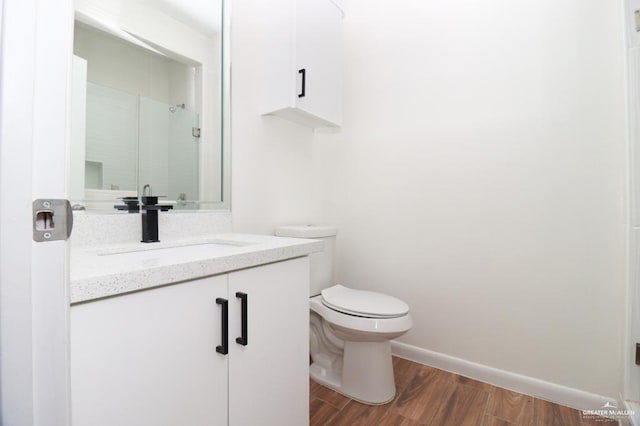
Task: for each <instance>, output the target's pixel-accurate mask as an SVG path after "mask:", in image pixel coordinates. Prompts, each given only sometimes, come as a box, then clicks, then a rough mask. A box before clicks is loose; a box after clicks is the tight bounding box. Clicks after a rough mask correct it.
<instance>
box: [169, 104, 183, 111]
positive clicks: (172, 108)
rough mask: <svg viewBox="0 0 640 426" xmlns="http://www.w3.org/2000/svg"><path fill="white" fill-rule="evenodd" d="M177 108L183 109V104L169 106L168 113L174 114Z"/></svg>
mask: <svg viewBox="0 0 640 426" xmlns="http://www.w3.org/2000/svg"><path fill="white" fill-rule="evenodd" d="M178 108H182V109H184V104H175V105H171V106H170V107H169V111H171V112H176V110H177V109H178Z"/></svg>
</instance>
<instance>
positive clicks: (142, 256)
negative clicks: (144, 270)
mask: <svg viewBox="0 0 640 426" xmlns="http://www.w3.org/2000/svg"><path fill="white" fill-rule="evenodd" d="M246 245H250V244H238V243H230V242H208V243H198V244H189V245H183V246H172V247H171V246H170V247H166V246H165V247H158V248H155V247H146V246H145V247H136V248H127V249H122V250H112V251H108V252H102V253H98V256H106V257H108V258H109V259H114V260H115V259H117V260H122V261H126V262H139V261H145V260H151V259H159V258H167V259H171V260H176V261H183V260H189V259H203V258H208V257H216V256H220V255H226V254H232V253H234V252H237V251H238V249H240V248H241V247H243V246H246Z"/></svg>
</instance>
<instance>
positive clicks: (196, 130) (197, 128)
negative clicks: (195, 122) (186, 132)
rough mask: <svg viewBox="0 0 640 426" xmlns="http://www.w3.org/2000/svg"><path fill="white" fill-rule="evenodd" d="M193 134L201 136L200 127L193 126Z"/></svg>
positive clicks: (195, 136) (196, 136) (197, 136)
mask: <svg viewBox="0 0 640 426" xmlns="http://www.w3.org/2000/svg"><path fill="white" fill-rule="evenodd" d="M191 135H192V136H193V137H194V138H199V137H200V127H192V128H191Z"/></svg>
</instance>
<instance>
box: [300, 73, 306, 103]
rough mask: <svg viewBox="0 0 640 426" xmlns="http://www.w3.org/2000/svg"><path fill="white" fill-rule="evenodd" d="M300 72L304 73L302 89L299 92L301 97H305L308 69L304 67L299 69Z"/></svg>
mask: <svg viewBox="0 0 640 426" xmlns="http://www.w3.org/2000/svg"><path fill="white" fill-rule="evenodd" d="M298 74H302V91H301V92H300V93H298V97H299V98H304V91H305V90H306V88H307V70H306V69H304V68H302V69H301V70H298Z"/></svg>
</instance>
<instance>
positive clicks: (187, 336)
mask: <svg viewBox="0 0 640 426" xmlns="http://www.w3.org/2000/svg"><path fill="white" fill-rule="evenodd" d="M218 297H223V298H226V297H227V275H221V276H216V277H210V278H205V279H200V280H196V281H192V282H188V283H182V284H178V285H171V286H166V287H161V288H156V289H153V290H147V291H141V292H138V293H133V294H128V295H123V296H118V297H112V298H108V299H103V300H99V301H95V302H89V303H84V304H78V305H74V306H72V307H71V386H72V388H71V393H72V421H73V423H72V424H73V426H102V425H104V426H114V425H118V426H148V425H153V426H163V425H166V426H175V425H189V426H199V425H203V426H204V425H207V426H212V425H226V424H227V420H228V418H227V383H228V376H227V374H228V366H227V362H228V359H227V356H224V355H221V354H218V353H217V352H216V346H217V345H220V343H221V307H220V305H217V304H216V298H218Z"/></svg>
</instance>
